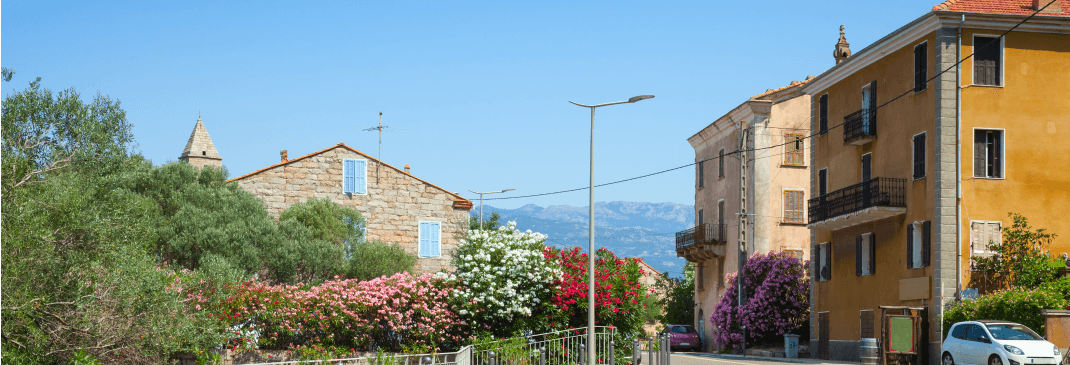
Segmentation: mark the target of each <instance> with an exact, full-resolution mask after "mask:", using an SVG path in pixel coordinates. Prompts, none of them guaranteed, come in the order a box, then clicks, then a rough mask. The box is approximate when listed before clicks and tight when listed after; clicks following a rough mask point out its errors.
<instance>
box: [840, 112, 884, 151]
mask: <svg viewBox="0 0 1070 365" xmlns="http://www.w3.org/2000/svg"><path fill="white" fill-rule="evenodd" d="M876 116H877V110H876V109H861V110H859V111H856V112H854V113H851V114H847V116H845V117H843V142H844V143H849V142H851V141H854V140H858V139H862V138H866V137H876V136H877V118H876Z"/></svg>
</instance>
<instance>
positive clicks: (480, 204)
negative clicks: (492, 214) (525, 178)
mask: <svg viewBox="0 0 1070 365" xmlns="http://www.w3.org/2000/svg"><path fill="white" fill-rule="evenodd" d="M513 190H516V189H505V190H500V191H488V192H485V193H480V192H476V191H472V192H473V193H476V194H479V229H480V230H483V194H498V193H504V192H507V191H513ZM469 191H471V190H469Z"/></svg>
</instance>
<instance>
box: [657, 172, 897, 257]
mask: <svg viewBox="0 0 1070 365" xmlns="http://www.w3.org/2000/svg"><path fill="white" fill-rule="evenodd" d="M905 190H906V179H891V178H886V177H875V178H872V179H869V180H867V181H863V182H861V183H858V184H854V185H851V186H848V187H846V188H843V189H840V190H836V191H833V192H831V193H828V194H825V195H822V196H820V197H817V198H813V199H810V200H809V201H808V203H809V210H810V217H809V218H810V219H809V222H810V223H809V224H807V228H812V229H827V230H836V229H843V228H847V227H851V226H855V225H859V224H863V223H869V222H873V221H876V220H881V219H885V218H889V217H894V216H896V215H900V214H904V213H906V211H907V208H906V206H907V204H906V193H905ZM678 235H679V234H678ZM677 251H679V249H677Z"/></svg>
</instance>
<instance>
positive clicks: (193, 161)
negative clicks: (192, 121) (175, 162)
mask: <svg viewBox="0 0 1070 365" xmlns="http://www.w3.org/2000/svg"><path fill="white" fill-rule="evenodd" d="M178 159H179V160H181V161H185V162H187V163H189V164H190V165H193V167H196V168H200V167H202V166H215V167H216V168H222V167H223V158H221V157H219V152H217V151H216V150H215V145H214V144H212V137H210V136H208V130H207V129H205V128H204V123H203V122H201V114H200V113H197V125H195V126H193V133H191V134H190V135H189V142H186V149H184V150H182V156H179V157H178Z"/></svg>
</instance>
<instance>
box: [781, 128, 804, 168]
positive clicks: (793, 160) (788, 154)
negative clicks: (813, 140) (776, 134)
mask: <svg viewBox="0 0 1070 365" xmlns="http://www.w3.org/2000/svg"><path fill="white" fill-rule="evenodd" d="M784 164H785V165H795V166H802V165H804V164H805V162H803V135H801V134H794V133H789V134H785V135H784Z"/></svg>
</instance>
